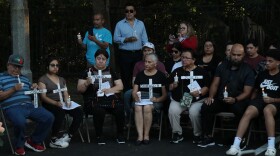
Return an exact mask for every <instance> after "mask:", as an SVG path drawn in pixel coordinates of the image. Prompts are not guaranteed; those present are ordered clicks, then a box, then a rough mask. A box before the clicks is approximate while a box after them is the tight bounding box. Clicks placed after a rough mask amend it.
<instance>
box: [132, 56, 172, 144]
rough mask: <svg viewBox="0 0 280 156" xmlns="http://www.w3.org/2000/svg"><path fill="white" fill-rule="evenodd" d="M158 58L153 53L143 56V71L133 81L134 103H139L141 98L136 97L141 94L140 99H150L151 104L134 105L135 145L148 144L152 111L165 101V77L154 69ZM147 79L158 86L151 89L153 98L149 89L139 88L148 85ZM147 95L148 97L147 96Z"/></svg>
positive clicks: (158, 108)
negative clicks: (136, 134)
mask: <svg viewBox="0 0 280 156" xmlns="http://www.w3.org/2000/svg"><path fill="white" fill-rule="evenodd" d="M157 61H158V57H157V56H156V54H154V53H150V54H147V55H146V56H145V70H143V71H141V72H140V73H138V74H137V76H136V79H135V81H134V86H133V91H132V96H133V99H134V101H135V102H140V101H141V98H139V96H138V95H137V92H138V91H140V92H141V96H142V99H143V98H145V99H150V100H151V102H152V104H148V105H138V104H137V103H135V106H134V108H135V124H136V129H137V133H138V138H137V141H136V145H140V144H141V143H143V144H149V142H150V138H149V133H150V128H151V124H152V121H153V120H152V118H153V115H152V110H153V109H154V108H155V109H156V110H160V109H161V107H162V102H163V101H164V100H165V99H166V96H167V92H166V88H165V84H166V77H165V74H164V73H162V72H160V71H158V70H157V69H156V66H157ZM149 79H152V81H153V84H160V85H161V86H160V87H157V88H153V89H152V90H153V91H152V92H153V97H150V95H149V94H150V93H151V92H150V91H149V88H147V87H145V88H143V87H141V86H142V85H143V84H146V85H148V84H149V81H150V80H149ZM147 94H148V95H147Z"/></svg>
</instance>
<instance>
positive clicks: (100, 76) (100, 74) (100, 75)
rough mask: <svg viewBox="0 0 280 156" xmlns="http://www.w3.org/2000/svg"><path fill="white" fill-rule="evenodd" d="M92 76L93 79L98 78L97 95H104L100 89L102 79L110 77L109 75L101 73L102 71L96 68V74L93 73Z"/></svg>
mask: <svg viewBox="0 0 280 156" xmlns="http://www.w3.org/2000/svg"><path fill="white" fill-rule="evenodd" d="M92 77H94V78H95V79H98V80H99V81H98V91H97V95H98V96H104V93H103V92H102V91H101V89H102V86H101V85H102V79H104V78H111V77H112V76H111V75H102V71H101V70H98V75H93V76H92Z"/></svg>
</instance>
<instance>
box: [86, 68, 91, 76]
mask: <svg viewBox="0 0 280 156" xmlns="http://www.w3.org/2000/svg"><path fill="white" fill-rule="evenodd" d="M87 76H88V77H91V71H90V68H89V69H88V72H87Z"/></svg>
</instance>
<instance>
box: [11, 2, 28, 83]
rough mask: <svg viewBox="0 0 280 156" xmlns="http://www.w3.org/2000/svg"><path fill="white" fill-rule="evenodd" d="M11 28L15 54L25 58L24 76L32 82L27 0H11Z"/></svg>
mask: <svg viewBox="0 0 280 156" xmlns="http://www.w3.org/2000/svg"><path fill="white" fill-rule="evenodd" d="M11 27H12V28H11V31H12V32H11V34H12V47H13V54H19V55H21V56H23V58H24V67H23V69H22V74H24V75H25V76H27V77H28V78H29V79H30V81H32V72H31V70H30V38H29V11H28V4H27V0H11Z"/></svg>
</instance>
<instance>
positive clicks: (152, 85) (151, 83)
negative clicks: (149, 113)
mask: <svg viewBox="0 0 280 156" xmlns="http://www.w3.org/2000/svg"><path fill="white" fill-rule="evenodd" d="M159 87H161V84H153V79H149V84H141V85H140V88H149V98H150V99H151V98H153V88H159Z"/></svg>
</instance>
